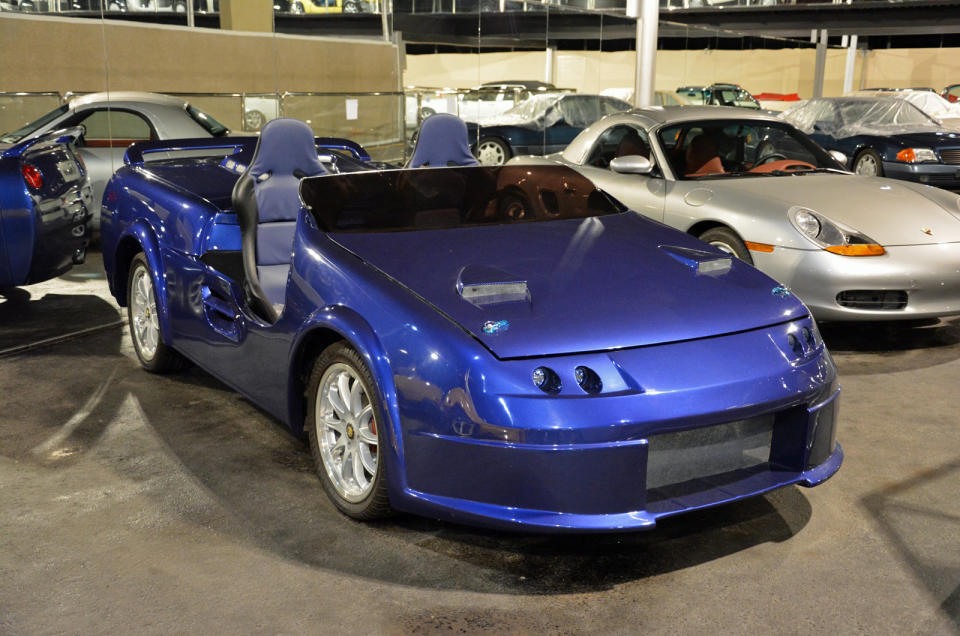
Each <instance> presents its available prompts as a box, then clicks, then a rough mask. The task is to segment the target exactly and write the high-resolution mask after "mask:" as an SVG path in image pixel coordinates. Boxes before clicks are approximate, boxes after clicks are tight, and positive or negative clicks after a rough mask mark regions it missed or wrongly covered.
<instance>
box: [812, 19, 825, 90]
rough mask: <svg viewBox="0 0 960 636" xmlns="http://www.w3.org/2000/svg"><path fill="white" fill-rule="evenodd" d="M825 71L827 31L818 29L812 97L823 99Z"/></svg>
mask: <svg viewBox="0 0 960 636" xmlns="http://www.w3.org/2000/svg"><path fill="white" fill-rule="evenodd" d="M826 69H827V30H826V29H820V37H819V38H817V59H816V62H815V63H814V68H813V96H814V97H823V75H824V72H825V71H826Z"/></svg>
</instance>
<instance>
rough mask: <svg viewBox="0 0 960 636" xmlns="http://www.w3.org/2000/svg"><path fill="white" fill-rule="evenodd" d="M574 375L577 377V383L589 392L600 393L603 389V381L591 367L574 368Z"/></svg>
mask: <svg viewBox="0 0 960 636" xmlns="http://www.w3.org/2000/svg"><path fill="white" fill-rule="evenodd" d="M573 375H574V377H575V378H576V379H577V384H579V385H580V388H581V389H583V390H584V391H586V392H587V393H593V394H596V393H599V392H600V391H602V390H603V382H602V381H601V380H600V376H599V375H597V372H596V371H594V370H593V369H591V368H590V367H577V368H576V369H574V370H573Z"/></svg>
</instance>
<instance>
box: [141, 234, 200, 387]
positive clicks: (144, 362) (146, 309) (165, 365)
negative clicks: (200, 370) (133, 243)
mask: <svg viewBox="0 0 960 636" xmlns="http://www.w3.org/2000/svg"><path fill="white" fill-rule="evenodd" d="M127 318H128V319H129V322H130V338H131V339H132V340H133V349H134V351H135V352H136V354H137V359H138V360H140V366H142V367H143V368H144V369H146V370H147V371H150V372H151V373H172V372H174V371H180V370H181V369H183V368H184V367H185V366H186V360H185V359H184V358H183V357H182V356H181V355H180V354H179V353H177V352H176V351H174V350H173V349H171V348H170V347H168V346H167V345H166V344H164V342H163V339H162V338H161V337H160V316H159V315H158V313H157V292H156V290H155V289H154V286H153V277H152V276H151V275H150V266H149V265H148V264H147V259H146V257H145V256H144V255H143V252H141V253H139V254H137V255H136V256H135V257H134V259H133V262H132V263H131V264H130V274H129V275H128V276H127Z"/></svg>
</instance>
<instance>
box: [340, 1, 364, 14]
mask: <svg viewBox="0 0 960 636" xmlns="http://www.w3.org/2000/svg"><path fill="white" fill-rule="evenodd" d="M343 12H344V13H361V10H360V4H359V3H357V2H353V1H352V0H344V3H343Z"/></svg>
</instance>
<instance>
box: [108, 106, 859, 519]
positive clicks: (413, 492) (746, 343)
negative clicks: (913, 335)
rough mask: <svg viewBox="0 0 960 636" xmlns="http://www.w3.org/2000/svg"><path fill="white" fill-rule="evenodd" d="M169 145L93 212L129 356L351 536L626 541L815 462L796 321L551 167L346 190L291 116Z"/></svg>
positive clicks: (448, 174) (812, 350) (716, 254)
mask: <svg viewBox="0 0 960 636" xmlns="http://www.w3.org/2000/svg"><path fill="white" fill-rule="evenodd" d="M294 133H296V134H294ZM165 143H166V144H167V146H166V147H164V144H165ZM175 143H176V144H177V145H179V146H180V147H181V148H182V149H185V150H187V151H188V152H186V153H184V154H183V156H181V157H180V158H177V157H175V156H174V155H175V154H176V150H177V148H176V147H174V146H173V143H172V142H154V143H152V144H146V145H143V144H139V145H134V146H133V147H131V149H130V150H129V151H128V161H129V165H127V166H125V167H123V168H121V169H120V170H118V171H117V173H116V174H115V175H114V177H113V179H112V180H111V182H110V184H109V185H108V187H107V190H106V195H105V197H104V206H105V207H104V213H103V226H102V227H103V260H104V265H105V267H106V271H107V275H108V279H109V281H110V287H111V290H112V291H113V293H114V295H115V296H116V298H117V301H118V302H119V303H120V304H121V305H126V306H127V307H128V308H129V314H130V329H131V335H132V340H133V345H134V351H135V352H136V355H137V357H138V358H139V360H140V362H141V364H142V365H143V366H144V367H145V368H146V369H147V370H150V371H154V372H160V371H173V370H175V369H177V368H179V367H180V366H181V365H182V362H183V360H184V358H186V359H189V360H192V361H194V362H195V363H197V364H198V365H200V366H201V367H203V368H204V369H206V370H207V371H209V372H210V373H212V374H214V375H216V376H217V377H219V378H221V379H222V380H223V381H224V382H225V383H226V384H227V385H229V386H231V387H233V388H235V389H237V390H238V391H240V392H242V393H243V394H244V395H245V396H246V397H247V398H249V399H250V400H251V401H253V402H254V403H256V404H258V405H259V406H261V407H262V408H263V409H265V410H266V411H267V412H269V413H271V414H273V415H274V416H275V417H277V418H279V419H280V420H281V421H283V422H284V423H285V424H286V425H287V426H289V427H290V428H291V429H292V431H293V432H295V433H297V434H301V433H302V434H305V436H306V437H307V439H308V442H309V444H310V448H311V451H312V453H313V457H314V461H315V464H316V469H317V473H318V477H319V481H320V483H321V484H322V487H323V489H324V490H325V492H326V494H327V495H328V496H329V498H330V499H331V500H332V502H333V503H334V505H336V506H337V507H338V508H339V509H340V510H341V511H342V512H343V513H345V514H347V515H349V516H351V517H354V518H357V519H373V518H377V517H382V516H385V515H388V514H390V513H391V511H406V512H412V513H417V514H421V515H426V516H431V517H436V518H443V519H447V520H452V521H456V522H460V523H475V524H483V525H489V526H497V527H506V528H526V529H534V530H558V531H559V530H578V531H586V530H621V529H645V528H651V527H653V526H654V525H655V523H656V521H657V520H658V519H660V518H663V517H668V516H671V515H676V514H681V513H684V512H688V511H691V510H696V509H699V508H705V507H709V506H714V505H718V504H721V503H724V502H729V501H733V500H737V499H741V498H744V497H750V496H754V495H758V494H761V493H764V492H767V491H769V490H771V489H774V488H778V487H782V486H786V485H789V484H799V485H802V486H815V485H817V484H819V483H821V482H823V481H824V480H826V479H827V478H829V477H830V476H831V475H833V474H834V473H835V472H836V471H837V469H838V468H839V467H840V463H841V461H842V458H843V451H842V449H841V448H840V446H839V445H838V444H837V443H836V439H835V437H836V426H837V413H838V410H837V409H838V396H839V385H838V382H837V371H836V367H835V365H834V363H833V360H832V359H831V357H830V354H829V353H828V352H827V350H826V348H825V346H824V344H823V341H822V340H821V338H820V336H819V334H818V332H817V328H816V325H815V323H814V322H813V319H812V318H811V317H810V314H809V312H808V310H807V308H806V307H805V306H804V305H803V303H802V302H800V301H799V300H798V299H797V298H796V297H795V296H793V295H792V294H791V293H790V292H789V291H788V290H787V289H785V288H783V287H781V286H779V285H778V284H777V283H776V282H774V281H773V280H772V279H770V278H768V277H767V276H766V275H764V274H762V273H761V272H760V271H758V270H756V269H754V268H752V267H750V266H749V265H746V264H745V263H743V262H742V261H740V260H738V259H736V258H731V257H730V255H729V254H726V253H724V252H722V251H720V250H718V249H715V248H713V247H711V246H709V245H706V244H704V243H701V242H700V241H698V240H697V239H695V238H693V237H691V236H689V235H687V234H685V233H683V232H680V231H677V230H674V229H671V228H669V227H667V226H665V225H662V224H660V223H656V222H654V221H651V220H648V219H645V218H644V217H642V216H640V215H639V214H636V213H633V212H630V211H628V210H626V209H624V208H623V207H622V206H621V205H620V204H618V203H617V202H616V201H614V200H613V199H611V198H610V197H608V196H607V195H605V194H604V193H603V192H602V191H600V190H598V189H597V188H596V187H595V186H594V185H593V184H592V183H591V182H590V181H589V180H587V179H586V178H585V177H583V176H582V175H580V174H578V173H577V172H575V171H573V170H571V169H570V168H567V167H565V166H559V165H554V166H526V165H519V166H502V167H498V168H486V167H480V166H475V167H441V168H416V169H403V170H365V171H362V172H354V173H347V172H344V171H343V170H344V168H345V167H347V166H345V165H343V164H342V162H341V161H339V159H337V160H336V161H335V162H333V161H331V159H335V158H336V156H339V155H341V154H343V153H352V154H353V155H354V158H353V160H354V161H362V160H368V159H369V157H366V155H365V153H364V152H363V151H362V149H361V148H359V147H356V146H355V145H351V144H350V142H346V141H343V140H329V139H328V140H315V139H314V138H313V133H312V131H311V130H310V129H309V127H307V126H306V125H305V124H303V123H302V122H296V121H295V120H289V119H276V120H273V121H271V122H269V123H268V124H267V125H266V126H265V127H264V129H263V133H262V135H261V137H260V139H259V141H257V140H255V139H238V138H224V139H221V140H199V141H197V142H185V141H180V142H175ZM191 143H193V145H192V146H190V144H191ZM318 144H319V146H320V148H319V150H320V152H321V153H322V156H320V157H318ZM204 145H207V146H212V145H216V146H218V147H217V148H210V150H211V154H212V155H213V156H210V157H206V158H203V157H198V156H197V154H198V151H199V150H200V148H202V147H203V146H204ZM464 150H465V148H464ZM149 155H153V156H154V157H156V159H154V160H149ZM441 165H443V164H442V163H441ZM238 173H239V174H238ZM157 386H158V390H160V388H161V387H162V386H163V385H161V384H158V385H157ZM202 416H203V413H202V411H200V412H198V417H202ZM318 490H319V489H318Z"/></svg>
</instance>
